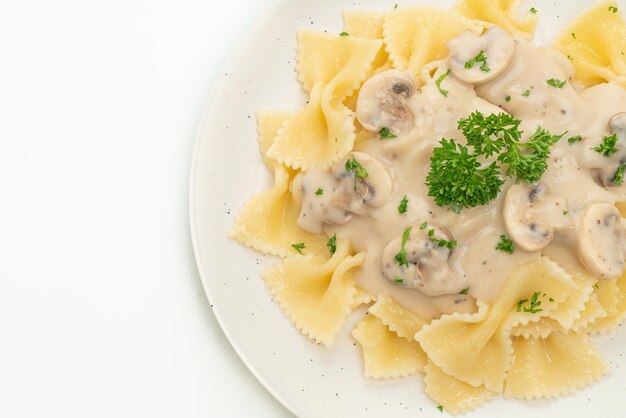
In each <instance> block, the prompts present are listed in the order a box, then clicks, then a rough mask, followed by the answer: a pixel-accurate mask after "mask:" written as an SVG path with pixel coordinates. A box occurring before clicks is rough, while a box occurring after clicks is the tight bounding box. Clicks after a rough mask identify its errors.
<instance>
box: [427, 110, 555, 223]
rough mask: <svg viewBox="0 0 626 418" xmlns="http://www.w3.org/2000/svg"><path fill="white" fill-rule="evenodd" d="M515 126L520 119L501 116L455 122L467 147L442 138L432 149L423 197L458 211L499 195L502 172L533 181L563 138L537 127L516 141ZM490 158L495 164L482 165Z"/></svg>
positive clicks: (518, 135)
mask: <svg viewBox="0 0 626 418" xmlns="http://www.w3.org/2000/svg"><path fill="white" fill-rule="evenodd" d="M519 125H520V120H519V119H515V118H514V117H512V116H511V115H508V114H506V113H501V114H498V115H495V114H492V115H489V116H485V115H483V114H482V113H480V112H474V113H472V114H471V115H470V116H469V118H467V119H461V120H459V122H458V128H459V130H460V131H461V132H462V133H463V135H464V136H465V138H466V140H467V146H463V145H460V144H458V143H456V142H455V140H454V139H445V138H443V139H441V141H440V142H439V146H437V147H435V149H434V150H433V155H432V156H431V159H430V163H431V164H430V168H431V169H430V172H429V173H428V175H427V176H426V185H427V186H428V195H429V196H431V197H433V198H435V202H436V203H437V205H439V206H449V207H450V208H451V209H452V210H454V211H456V212H460V211H461V209H463V208H467V207H475V206H481V205H484V204H487V203H489V201H491V200H493V199H495V198H496V197H497V196H498V194H499V193H500V189H501V187H502V184H503V183H504V181H503V179H502V174H503V173H502V171H501V169H502V170H504V174H505V175H506V176H508V177H511V178H513V179H515V180H520V179H521V180H524V181H526V182H527V183H529V184H531V183H534V182H536V181H538V180H539V179H540V178H541V176H542V175H543V173H544V172H545V170H546V169H547V167H548V164H547V162H546V160H547V159H548V157H549V156H550V147H551V146H552V145H553V144H555V143H556V142H557V141H558V140H559V139H561V137H562V136H563V135H560V136H558V135H552V134H550V132H548V131H545V130H543V129H541V128H539V129H537V131H536V132H535V133H534V134H533V135H532V136H531V137H530V138H529V140H528V141H527V142H521V136H522V131H520V129H519ZM469 147H472V148H473V150H472V151H470V149H469ZM492 156H496V158H495V161H491V163H489V162H488V161H485V157H486V158H489V157H492ZM479 157H482V158H479Z"/></svg>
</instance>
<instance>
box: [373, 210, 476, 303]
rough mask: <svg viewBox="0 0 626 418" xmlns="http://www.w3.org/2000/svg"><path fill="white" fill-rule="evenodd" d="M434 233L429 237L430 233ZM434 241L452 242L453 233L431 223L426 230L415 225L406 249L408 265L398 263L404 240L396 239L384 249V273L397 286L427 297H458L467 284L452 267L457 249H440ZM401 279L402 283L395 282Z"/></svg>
mask: <svg viewBox="0 0 626 418" xmlns="http://www.w3.org/2000/svg"><path fill="white" fill-rule="evenodd" d="M431 230H432V231H433V232H432V235H429V231H431ZM434 240H437V241H438V240H446V241H452V240H453V236H452V234H451V233H450V232H449V231H448V230H447V229H446V228H444V227H443V226H441V225H438V224H435V223H432V222H431V223H428V226H427V228H425V229H423V230H422V229H420V228H419V226H413V228H412V229H411V234H410V235H409V239H408V240H407V242H406V244H405V246H404V248H405V251H406V258H407V262H408V266H406V265H402V266H401V265H400V264H398V262H397V261H396V260H395V257H396V254H398V253H399V251H400V249H401V246H402V237H396V238H394V239H393V240H391V241H390V242H389V244H387V246H386V247H385V249H384V250H383V257H382V263H383V273H384V275H385V278H386V279H387V280H388V281H390V282H392V283H393V284H395V285H397V286H401V287H404V288H407V289H415V290H419V291H420V292H421V293H423V294H425V295H428V296H441V295H449V294H458V293H459V292H460V291H461V290H463V288H464V287H465V282H464V281H463V279H462V277H461V275H460V274H458V272H456V270H454V269H453V268H452V267H451V265H450V257H451V255H452V253H453V251H454V249H453V248H452V249H450V248H448V247H445V246H443V247H442V246H439V244H438V243H437V242H436V241H434ZM397 278H402V282H398V281H397V280H396V279H397Z"/></svg>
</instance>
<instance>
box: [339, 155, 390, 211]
mask: <svg viewBox="0 0 626 418" xmlns="http://www.w3.org/2000/svg"><path fill="white" fill-rule="evenodd" d="M333 171H334V175H335V176H336V178H337V179H338V181H339V184H338V185H337V187H336V189H335V191H334V192H333V195H332V203H333V205H334V206H336V207H338V208H342V209H345V210H346V211H349V212H352V213H355V214H357V215H364V214H365V211H366V209H367V207H368V206H369V207H381V206H383V205H384V204H385V203H387V201H388V200H389V196H390V195H391V192H392V189H393V180H392V178H391V175H390V174H389V171H387V169H386V168H385V166H384V165H383V164H382V163H381V162H380V161H379V160H377V159H376V158H374V157H373V156H371V155H370V154H366V153H363V152H353V153H351V154H350V156H349V158H348V159H347V160H346V161H345V162H343V163H342V164H339V165H337V166H335V168H334V170H333Z"/></svg>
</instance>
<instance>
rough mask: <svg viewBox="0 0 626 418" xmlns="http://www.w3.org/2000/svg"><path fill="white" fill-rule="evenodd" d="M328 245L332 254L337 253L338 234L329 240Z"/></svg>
mask: <svg viewBox="0 0 626 418" xmlns="http://www.w3.org/2000/svg"><path fill="white" fill-rule="evenodd" d="M326 246H327V247H328V249H329V250H330V255H335V251H337V234H335V235H333V236H332V237H331V238H330V239H329V240H328V242H327V243H326Z"/></svg>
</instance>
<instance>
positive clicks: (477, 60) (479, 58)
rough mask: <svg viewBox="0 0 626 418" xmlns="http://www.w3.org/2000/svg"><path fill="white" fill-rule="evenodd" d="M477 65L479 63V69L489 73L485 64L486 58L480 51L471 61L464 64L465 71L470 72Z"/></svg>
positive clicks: (483, 52) (482, 51)
mask: <svg viewBox="0 0 626 418" xmlns="http://www.w3.org/2000/svg"><path fill="white" fill-rule="evenodd" d="M478 63H481V65H480V69H481V70H482V71H484V72H486V73H487V72H489V64H487V57H486V56H485V51H484V50H482V49H481V50H480V52H479V53H478V54H477V55H476V56H475V57H474V58H472V59H470V60H469V61H467V62H466V63H465V69H467V70H471V69H472V68H474V66H475V65H476V64H478Z"/></svg>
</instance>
